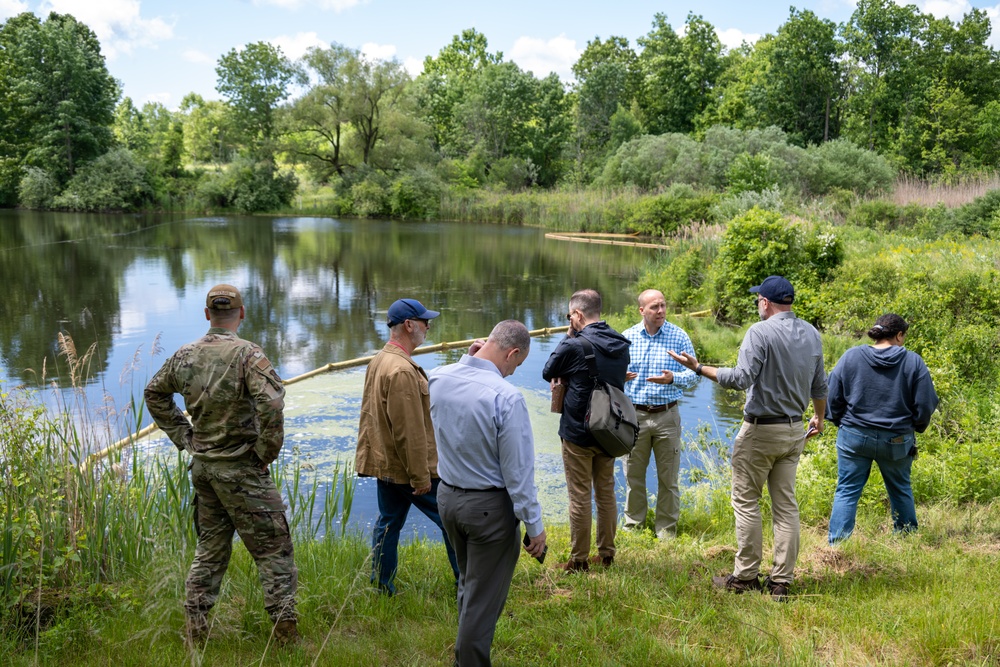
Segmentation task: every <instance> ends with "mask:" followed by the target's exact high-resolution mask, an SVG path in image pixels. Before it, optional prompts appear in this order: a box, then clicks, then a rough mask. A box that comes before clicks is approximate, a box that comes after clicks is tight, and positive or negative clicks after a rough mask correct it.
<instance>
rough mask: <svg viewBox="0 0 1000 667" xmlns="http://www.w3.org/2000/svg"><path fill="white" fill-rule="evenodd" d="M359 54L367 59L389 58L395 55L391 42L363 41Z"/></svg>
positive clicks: (394, 48)
mask: <svg viewBox="0 0 1000 667" xmlns="http://www.w3.org/2000/svg"><path fill="white" fill-rule="evenodd" d="M361 54H362V55H364V57H365V58H368V59H369V60H389V59H390V58H392V57H393V56H395V55H396V47H395V46H394V45H393V44H376V43H375V42H365V43H364V44H362V45H361Z"/></svg>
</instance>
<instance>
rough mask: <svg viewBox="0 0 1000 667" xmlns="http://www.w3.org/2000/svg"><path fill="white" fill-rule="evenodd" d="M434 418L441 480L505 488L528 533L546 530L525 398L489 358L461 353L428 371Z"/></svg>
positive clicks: (466, 486) (469, 486)
mask: <svg viewBox="0 0 1000 667" xmlns="http://www.w3.org/2000/svg"><path fill="white" fill-rule="evenodd" d="M430 392H431V422H433V424H434V437H435V439H436V440H437V451H438V475H439V476H440V477H441V481H443V482H446V483H447V484H450V485H452V486H457V487H459V488H463V489H488V488H497V487H500V488H506V489H507V493H509V494H510V499H511V501H512V502H513V504H514V516H516V517H517V518H518V519H520V520H521V521H523V522H524V525H525V529H526V530H527V533H528V536H529V537H535V536H536V535H538V534H539V533H541V532H542V530H544V526H543V525H542V506H541V505H540V504H539V502H538V490H537V489H536V488H535V440H534V436H533V435H532V432H531V421H530V420H529V418H528V406H527V403H525V401H524V396H522V395H521V392H520V391H519V390H518V389H517V388H516V387H514V386H513V385H512V384H510V383H509V382H507V381H506V380H504V379H503V376H501V375H500V371H499V370H498V369H497V367H496V365H494V364H493V362H491V361H486V360H484V359H477V358H476V357H470V356H469V355H467V354H466V355H463V356H462V358H461V360H460V361H459V362H458V363H457V364H450V365H448V366H443V367H440V368H435V369H434V370H433V371H431V372H430Z"/></svg>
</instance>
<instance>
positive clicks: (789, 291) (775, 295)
mask: <svg viewBox="0 0 1000 667" xmlns="http://www.w3.org/2000/svg"><path fill="white" fill-rule="evenodd" d="M750 291H751V292H756V293H757V294H760V295H761V296H762V297H764V298H765V299H767V300H768V301H771V302H773V303H780V304H782V305H788V304H790V303H792V302H793V301H795V288H794V287H792V284H791V283H790V282H788V281H787V280H785V279H784V278H783V277H781V276H768V277H767V278H764V282H762V283H761V284H760V285H757V286H756V287H751V288H750Z"/></svg>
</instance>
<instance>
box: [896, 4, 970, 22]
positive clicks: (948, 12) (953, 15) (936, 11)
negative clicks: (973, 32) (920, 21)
mask: <svg viewBox="0 0 1000 667" xmlns="http://www.w3.org/2000/svg"><path fill="white" fill-rule="evenodd" d="M899 4H906V3H902V2H900V3H899ZM914 4H916V5H917V7H918V8H919V9H920V11H921V12H923V13H925V14H932V15H934V17H935V18H939V19H943V18H944V17H946V16H947V17H948V18H950V19H952V20H959V19H961V18H962V16H964V15H965V14H968V13H969V12H970V11H972V5H971V4H969V1H968V0H917V2H916V3H914Z"/></svg>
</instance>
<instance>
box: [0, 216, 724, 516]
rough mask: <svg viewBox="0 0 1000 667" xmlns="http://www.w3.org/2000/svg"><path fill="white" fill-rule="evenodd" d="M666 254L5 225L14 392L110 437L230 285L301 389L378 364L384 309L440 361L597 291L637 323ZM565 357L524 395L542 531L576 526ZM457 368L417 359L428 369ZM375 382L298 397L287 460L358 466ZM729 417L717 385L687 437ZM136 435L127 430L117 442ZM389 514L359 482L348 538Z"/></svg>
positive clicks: (539, 353) (48, 223)
mask: <svg viewBox="0 0 1000 667" xmlns="http://www.w3.org/2000/svg"><path fill="white" fill-rule="evenodd" d="M653 252H654V251H651V250H649V249H640V248H629V247H621V246H603V245H591V244H580V243H566V242H559V241H552V240H546V239H545V238H544V232H543V231H541V230H537V229H527V228H512V227H491V226H480V225H476V226H473V225H461V224H448V223H401V222H390V221H342V220H335V219H330V218H261V217H224V218H223V217H217V218H215V217H213V218H198V217H189V216H154V215H137V216H123V215H77V214H59V213H27V212H19V211H0V278H2V283H0V284H2V285H3V286H4V298H3V299H0V382H3V383H4V385H11V384H25V385H28V386H32V387H44V389H43V391H42V395H43V396H44V397H45V400H46V401H61V402H63V403H73V404H74V405H79V404H81V403H82V404H83V405H84V406H85V409H87V410H89V411H91V412H92V413H93V414H99V415H101V418H106V419H114V417H113V416H114V415H126V414H128V410H126V408H127V406H129V405H130V403H131V401H133V400H135V401H138V400H139V399H140V398H141V391H142V387H143V386H144V385H145V382H146V380H147V379H148V378H149V377H150V376H151V375H152V373H154V372H155V371H156V369H158V368H159V366H160V365H161V364H162V363H163V361H164V359H165V358H166V357H167V356H168V355H169V354H171V353H172V352H173V351H174V350H175V349H176V348H177V347H178V346H180V345H181V344H183V343H185V342H188V341H190V340H192V339H195V338H197V337H198V336H200V335H201V334H202V333H203V332H204V331H205V330H206V328H207V323H206V322H205V319H204V314H203V307H204V295H205V293H206V292H207V290H208V288H209V287H211V286H212V285H214V284H216V283H220V282H227V283H232V284H234V285H236V286H238V287H239V288H240V289H241V291H242V292H243V295H244V300H245V302H246V307H247V319H246V321H245V322H244V324H243V326H242V327H241V329H240V335H241V336H242V337H243V338H246V339H249V340H253V341H256V342H257V343H259V344H261V345H262V346H263V348H264V350H265V351H266V352H267V354H268V356H269V357H270V359H271V361H272V362H273V363H274V365H275V367H276V368H277V370H278V372H279V374H281V375H282V376H283V377H292V376H295V375H299V374H301V373H303V372H305V371H308V370H311V369H313V368H316V367H319V366H322V365H324V364H327V363H329V362H333V361H341V360H345V359H351V358H355V357H359V356H364V355H367V354H371V353H373V352H375V351H377V350H378V349H380V348H381V347H382V345H383V344H384V343H385V341H386V340H387V339H388V329H387V328H386V326H385V311H386V308H387V307H388V306H389V304H390V303H392V301H394V300H395V299H397V298H400V297H414V298H417V299H419V300H420V301H422V302H423V303H424V304H425V305H427V306H428V307H430V308H433V309H435V310H440V311H441V312H442V315H441V317H439V318H438V319H436V320H435V321H434V323H433V326H432V328H431V330H430V333H429V335H428V339H427V344H433V343H438V342H443V341H453V340H463V339H468V338H475V337H481V336H485V335H486V334H488V333H489V331H490V329H491V328H492V326H493V324H494V323H496V322H497V321H499V320H502V319H507V318H514V319H519V320H521V321H522V322H524V323H525V324H526V325H527V326H528V328H529V329H537V328H543V327H551V326H562V325H563V324H564V323H565V313H566V301H567V299H568V296H569V295H570V294H571V293H572V292H573V291H575V290H577V289H580V288H583V287H593V288H595V289H597V290H598V291H600V292H601V294H602V295H603V297H604V303H605V311H606V312H616V311H622V310H625V309H626V308H631V307H633V306H634V295H633V294H632V293H631V290H630V285H631V284H632V282H633V281H634V280H635V278H636V277H637V275H638V273H639V271H640V270H641V269H642V267H643V266H644V265H645V263H646V262H648V261H649V260H650V259H651V258H652V257H653ZM637 318H638V316H637ZM60 333H62V334H66V335H68V336H70V337H71V338H72V340H73V341H74V343H75V346H76V350H77V353H78V354H79V355H81V356H83V355H84V354H85V353H86V352H87V351H88V350H92V353H91V356H90V357H89V363H88V364H87V366H86V367H85V368H84V369H83V370H84V373H83V375H82V379H81V380H77V381H76V384H77V385H79V388H78V389H77V390H75V391H74V390H72V389H71V386H72V384H73V378H72V376H71V373H70V372H69V368H68V365H67V362H66V358H65V356H63V355H60V346H59V338H58V336H59V334H60ZM558 339H559V336H552V337H549V338H547V339H536V340H535V341H534V342H533V344H532V351H531V354H530V356H529V357H528V360H527V362H525V364H524V365H522V366H521V367H520V368H519V369H518V371H517V373H515V375H514V376H512V378H511V380H512V382H513V383H514V384H515V385H517V386H519V387H520V388H521V389H522V391H523V392H524V393H525V395H526V397H527V398H528V402H529V405H530V407H531V410H532V425H533V428H534V432H535V438H536V449H537V451H538V483H539V486H540V488H541V489H542V493H543V505H544V507H545V513H546V518H547V519H549V520H556V521H565V492H564V490H563V486H562V482H561V476H562V463H561V458H560V456H559V442H558V437H557V435H556V429H557V421H558V420H557V416H556V415H553V414H551V413H549V412H548V392H547V385H546V384H545V383H544V382H543V381H542V379H541V368H542V365H543V364H544V362H545V360H546V359H547V357H548V355H549V353H550V352H551V350H552V349H553V348H554V347H555V344H556V343H557V342H558ZM459 356H460V352H456V351H452V352H448V353H443V354H434V355H424V356H418V357H416V359H417V360H418V362H419V363H420V364H421V365H423V366H424V367H425V368H427V369H430V368H433V367H434V366H436V365H439V364H442V363H451V362H453V361H456V360H457V359H458V357H459ZM363 374H364V371H363V369H362V370H356V371H345V372H341V373H337V374H330V375H326V376H322V377H320V378H315V379H311V380H308V381H305V382H303V383H301V384H296V385H292V386H290V387H289V388H288V398H287V416H286V424H287V426H286V432H287V435H286V438H287V439H286V450H288V451H291V450H294V451H295V452H297V453H298V454H299V455H300V456H302V457H303V458H307V459H309V461H310V462H311V463H313V464H314V465H315V466H316V467H317V469H319V470H320V471H322V470H323V469H324V467H327V466H332V465H333V464H334V463H335V462H337V461H344V460H351V459H352V458H353V451H354V437H355V435H356V426H357V414H358V409H359V406H360V400H361V384H362V381H363ZM732 400H733V397H732V396H723V395H722V394H720V393H719V392H718V390H717V388H716V387H715V386H714V385H711V384H710V383H708V382H702V383H701V384H700V385H699V386H697V387H696V388H694V389H693V390H691V391H690V392H688V396H687V397H686V398H685V400H684V401H683V402H682V408H681V410H682V412H681V415H682V420H683V423H684V425H685V429H686V431H687V433H688V436H689V437H690V436H691V435H692V434H693V432H694V429H696V428H697V426H698V425H699V424H700V423H703V424H708V425H709V427H710V428H711V429H712V432H713V433H714V434H715V435H717V436H721V435H722V434H723V433H724V431H725V430H726V428H727V427H728V426H729V425H731V424H732V423H733V422H734V420H735V419H738V416H739V410H738V401H737V404H736V406H735V407H734V406H733V404H732ZM109 415H110V416H109ZM132 427H134V424H130V423H128V419H127V418H125V417H122V418H121V419H120V423H119V424H117V428H118V429H120V430H123V429H126V428H132ZM163 446H164V447H166V445H165V443H163ZM650 482H651V486H650V489H651V490H652V489H653V488H655V482H654V479H653V478H652V476H651V479H650ZM619 490H620V491H621V488H620V489H619ZM376 511H377V510H376V507H375V500H374V487H373V484H371V483H370V480H362V481H361V482H360V483H359V486H358V493H357V495H356V497H355V504H354V510H353V514H352V524H353V523H356V524H357V525H359V526H361V527H364V526H366V525H368V524H369V523H370V522H371V520H372V519H373V517H374V514H375V513H376ZM418 516H419V518H418ZM410 524H411V525H412V528H408V530H410V529H412V530H413V531H415V532H417V533H421V534H422V533H424V532H425V531H427V528H428V523H427V522H426V520H424V518H423V516H422V515H419V513H414V515H413V517H412V518H411V520H410ZM430 534H431V535H433V531H432V532H431V533H430Z"/></svg>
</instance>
